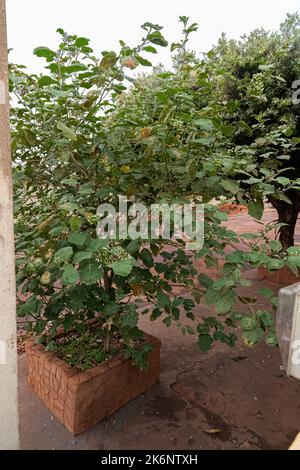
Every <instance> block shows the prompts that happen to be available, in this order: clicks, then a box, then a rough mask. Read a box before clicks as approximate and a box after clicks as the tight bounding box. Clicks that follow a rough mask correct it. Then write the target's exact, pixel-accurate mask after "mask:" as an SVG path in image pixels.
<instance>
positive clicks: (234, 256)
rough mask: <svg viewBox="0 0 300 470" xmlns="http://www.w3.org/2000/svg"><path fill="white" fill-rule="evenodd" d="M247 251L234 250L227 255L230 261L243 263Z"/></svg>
mask: <svg viewBox="0 0 300 470" xmlns="http://www.w3.org/2000/svg"><path fill="white" fill-rule="evenodd" d="M244 258H245V253H244V252H243V251H238V250H237V251H234V252H233V253H230V254H229V255H226V260H227V261H230V263H234V264H241V263H243V262H244Z"/></svg>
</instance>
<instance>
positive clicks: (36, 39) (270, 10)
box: [6, 0, 300, 72]
mask: <svg viewBox="0 0 300 470" xmlns="http://www.w3.org/2000/svg"><path fill="white" fill-rule="evenodd" d="M6 3H7V22H8V44H9V47H10V48H13V51H12V53H11V54H10V60H11V61H12V62H17V63H19V64H24V65H26V66H27V67H28V68H29V70H30V71H31V72H38V71H40V70H41V67H42V66H43V64H44V62H43V59H38V58H36V57H35V56H33V54H32V51H33V49H34V48H35V47H37V46H47V47H50V48H52V49H55V48H56V46H57V43H58V34H57V33H56V29H57V28H63V29H64V30H65V31H67V32H68V33H69V34H76V35H78V36H85V37H88V38H90V39H91V46H92V47H93V49H94V51H95V52H96V54H97V55H99V57H100V53H101V51H102V50H117V49H118V41H119V39H123V40H124V41H125V42H126V43H127V44H128V45H131V46H135V45H136V44H138V43H139V40H140V38H141V37H142V35H143V32H142V30H141V29H140V25H141V24H143V23H145V22H146V21H151V22H153V23H158V24H160V25H161V26H164V30H163V32H164V34H165V37H166V39H168V40H169V41H170V43H171V42H178V40H179V38H180V25H179V23H178V18H179V16H180V15H185V16H189V17H190V18H191V20H193V22H197V23H198V24H199V30H198V32H197V33H193V34H192V36H191V41H190V49H192V50H195V51H197V52H207V51H208V50H209V49H210V48H211V46H212V45H213V44H215V43H216V42H217V40H218V38H219V36H220V35H221V33H222V32H225V33H226V34H227V36H228V37H230V38H235V39H238V38H239V37H240V36H242V35H244V34H245V33H248V32H250V31H252V30H253V29H255V28H257V27H264V28H265V29H268V30H274V29H276V28H277V27H278V26H279V24H280V23H281V22H282V21H283V20H284V18H285V16H286V14H287V13H293V12H296V11H300V0H284V1H283V0H209V1H207V0H205V1H204V0H150V1H148V2H144V1H143V0H105V1H102V0H49V1H45V0H6ZM166 49H167V48H166ZM148 58H149V59H150V57H148ZM151 59H154V60H152V62H153V63H154V64H155V63H158V62H162V63H163V64H165V65H166V66H170V64H171V62H170V53H169V51H168V50H164V48H159V54H157V57H155V58H154V55H151Z"/></svg>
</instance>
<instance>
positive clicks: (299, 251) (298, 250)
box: [287, 246, 300, 256]
mask: <svg viewBox="0 0 300 470" xmlns="http://www.w3.org/2000/svg"><path fill="white" fill-rule="evenodd" d="M287 252H288V254H289V255H292V256H299V255H300V246H290V247H289V248H288V249H287Z"/></svg>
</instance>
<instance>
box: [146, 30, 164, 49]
mask: <svg viewBox="0 0 300 470" xmlns="http://www.w3.org/2000/svg"><path fill="white" fill-rule="evenodd" d="M148 39H149V41H150V42H152V44H157V46H162V47H167V45H168V41H167V40H166V39H165V38H164V37H163V35H162V34H161V33H160V32H159V31H155V32H154V33H151V34H149V35H148Z"/></svg>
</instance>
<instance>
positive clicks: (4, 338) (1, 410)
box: [0, 0, 19, 450]
mask: <svg viewBox="0 0 300 470" xmlns="http://www.w3.org/2000/svg"><path fill="white" fill-rule="evenodd" d="M0 136H1V139H0V449H9V450H15V449H18V447H19V431H18V397H17V392H18V382H17V353H16V296H15V260H14V236H13V212H12V199H11V196H12V184H11V165H10V133H9V107H8V93H7V46H6V24H5V1H4V0H0Z"/></svg>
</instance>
